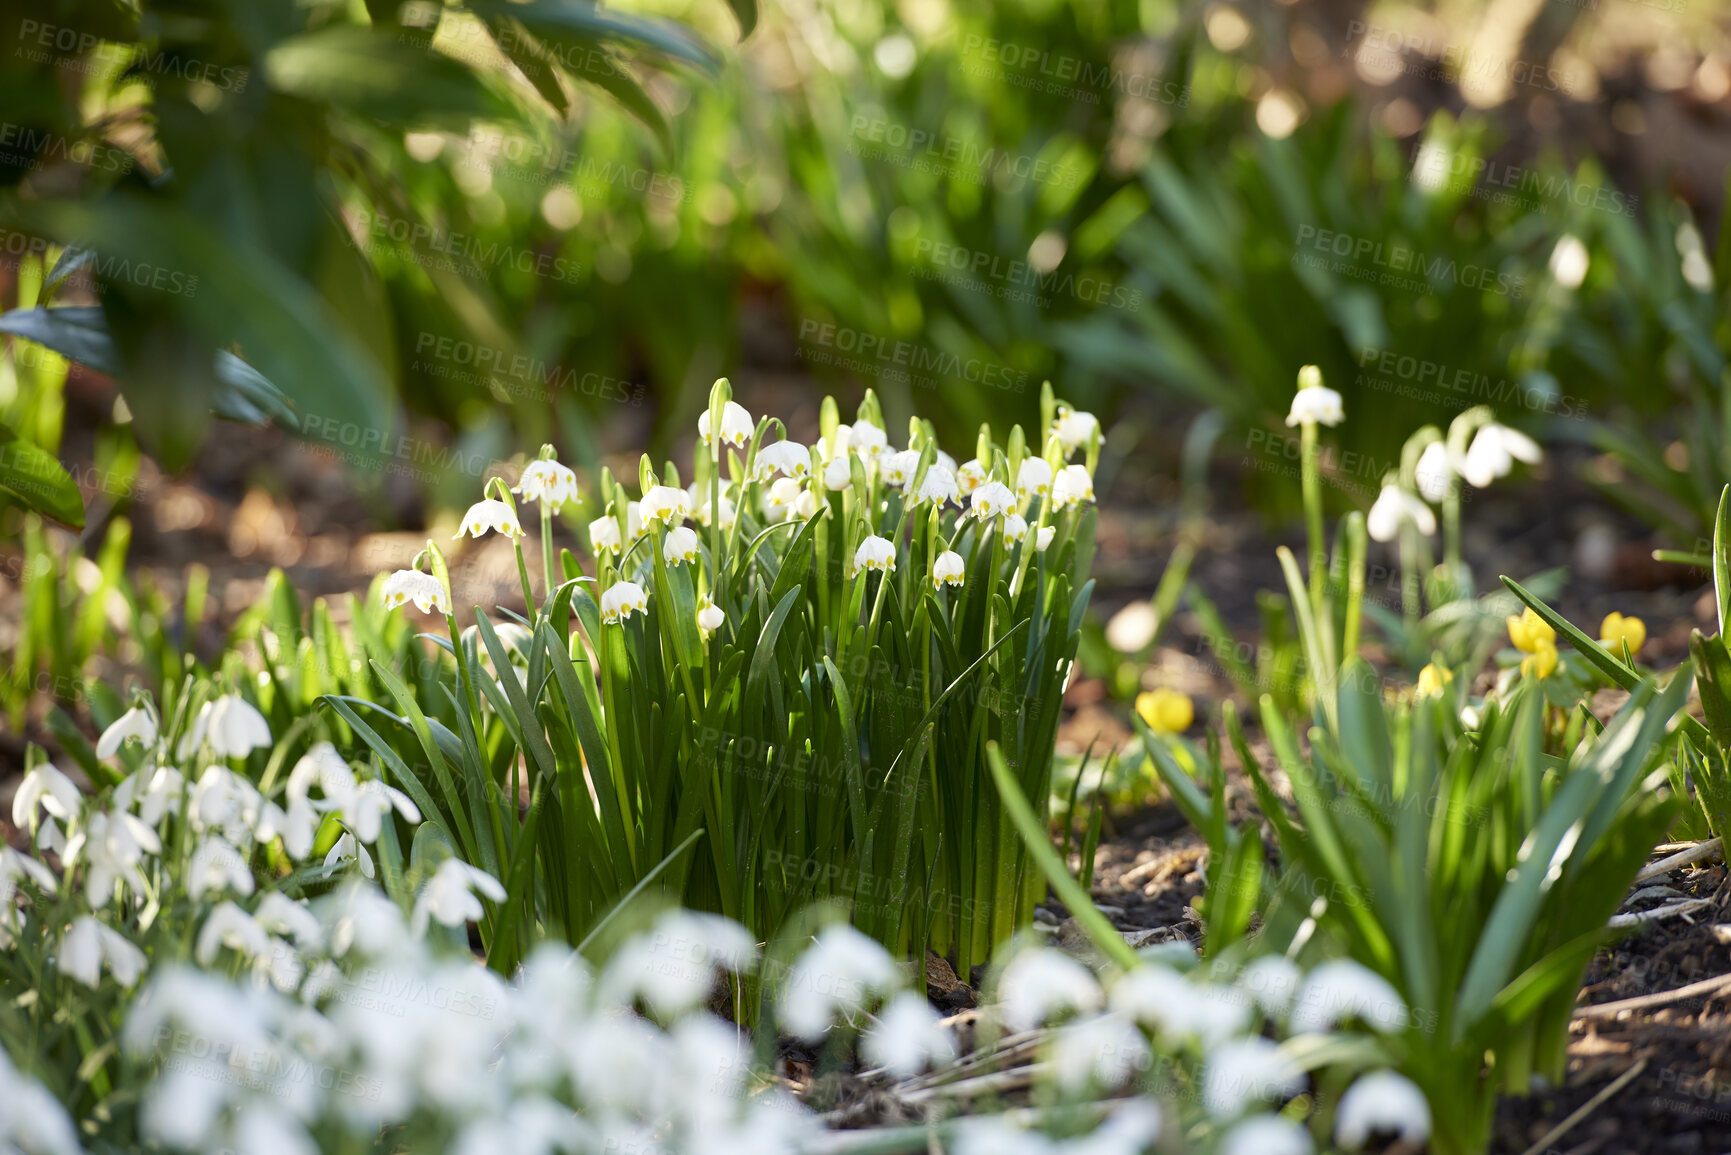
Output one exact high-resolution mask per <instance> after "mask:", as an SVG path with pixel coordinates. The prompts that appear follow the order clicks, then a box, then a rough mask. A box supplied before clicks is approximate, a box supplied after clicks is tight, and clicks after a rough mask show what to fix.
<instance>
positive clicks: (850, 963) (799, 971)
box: [780, 923, 901, 1042]
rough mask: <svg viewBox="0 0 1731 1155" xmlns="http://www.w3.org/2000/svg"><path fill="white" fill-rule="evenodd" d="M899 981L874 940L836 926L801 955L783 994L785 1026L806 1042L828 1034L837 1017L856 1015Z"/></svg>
mask: <svg viewBox="0 0 1731 1155" xmlns="http://www.w3.org/2000/svg"><path fill="white" fill-rule="evenodd" d="M900 982H901V972H900V970H898V969H897V967H896V963H895V960H894V959H893V958H891V957H890V954H889V952H888V951H886V950H885V949H884V948H883V947H882V945H880V944H879V943H878V941H877V940H876V939H874V938H870V937H868V936H867V935H864V934H862V933H860V932H859V931H857V930H855V929H854V928H853V927H851V926H849V925H848V924H847V923H832V924H831V925H829V926H826V927H824V928H823V930H821V931H819V932H818V934H817V938H816V940H815V941H814V942H813V943H812V945H811V946H809V947H807V948H806V950H805V952H804V953H803V954H801V955H800V956H799V960H798V961H797V962H795V963H794V965H793V968H792V970H790V971H789V972H788V976H787V985H786V987H785V988H784V989H783V991H782V995H781V1007H780V1011H781V1022H782V1025H783V1026H785V1027H786V1028H787V1029H788V1030H789V1031H791V1032H792V1033H793V1034H794V1035H796V1036H798V1037H799V1038H801V1039H804V1040H806V1041H807V1042H815V1041H816V1040H818V1039H820V1038H822V1037H823V1035H824V1032H826V1031H828V1030H829V1027H830V1023H831V1021H833V1019H834V1018H835V1016H836V1015H837V1014H838V1013H840V1014H844V1015H845V1014H852V1013H853V1012H855V1011H858V1010H859V1009H861V1008H862V1007H863V1006H864V1005H865V1001H866V998H867V996H868V995H869V994H871V993H873V992H883V991H889V990H893V989H894V988H895V987H897V986H898V985H899V984H900Z"/></svg>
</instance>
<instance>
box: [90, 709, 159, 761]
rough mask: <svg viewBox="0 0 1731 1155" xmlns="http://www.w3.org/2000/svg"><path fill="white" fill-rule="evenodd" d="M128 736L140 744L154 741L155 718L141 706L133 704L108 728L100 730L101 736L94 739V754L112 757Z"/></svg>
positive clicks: (144, 744)
mask: <svg viewBox="0 0 1731 1155" xmlns="http://www.w3.org/2000/svg"><path fill="white" fill-rule="evenodd" d="M128 738H136V739H138V743H139V745H141V746H149V745H151V744H152V743H154V742H155V741H156V719H155V718H153V717H151V715H150V711H149V710H146V709H145V708H144V707H143V706H134V707H133V708H132V709H130V710H128V711H127V712H126V713H124V714H122V715H121V716H120V717H118V718H116V719H115V720H114V722H113V723H112V724H111V725H110V726H109V727H108V729H106V730H104V731H102V737H100V738H98V739H97V740H96V756H97V757H98V758H112V757H114V755H116V754H118V753H119V752H120V744H121V743H122V742H124V741H126V740H127V739H128Z"/></svg>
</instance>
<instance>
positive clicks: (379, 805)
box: [343, 778, 421, 843]
mask: <svg viewBox="0 0 1731 1155" xmlns="http://www.w3.org/2000/svg"><path fill="white" fill-rule="evenodd" d="M393 808H395V810H396V812H397V813H398V814H401V815H402V816H403V821H404V822H407V823H408V824H409V825H410V826H413V825H415V824H416V823H418V822H420V820H421V811H420V808H419V807H418V806H416V805H415V804H414V802H412V801H410V799H409V796H408V795H407V794H404V793H403V792H402V791H401V790H398V789H397V788H396V787H395V786H387V785H386V784H385V783H383V782H381V781H379V780H378V779H377V778H369V779H367V780H366V781H365V782H361V783H359V784H357V785H356V786H355V792H354V795H353V797H351V798H350V800H349V804H348V805H347V806H345V807H344V808H343V818H344V819H345V820H346V821H347V823H348V826H349V829H350V830H352V831H354V835H355V838H356V839H357V840H358V841H360V842H366V843H372V842H377V841H378V840H379V826H380V824H381V821H382V819H383V817H384V816H385V815H386V814H388V813H390V811H391V810H392V809H393Z"/></svg>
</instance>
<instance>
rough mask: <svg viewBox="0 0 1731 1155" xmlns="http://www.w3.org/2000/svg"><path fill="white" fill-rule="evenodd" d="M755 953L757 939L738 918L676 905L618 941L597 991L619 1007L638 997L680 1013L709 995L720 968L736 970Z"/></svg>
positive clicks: (665, 1011)
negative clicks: (652, 923)
mask: <svg viewBox="0 0 1731 1155" xmlns="http://www.w3.org/2000/svg"><path fill="white" fill-rule="evenodd" d="M756 957H757V942H756V940H755V939H754V938H752V935H751V932H750V931H748V930H746V929H745V928H744V927H743V926H740V925H739V924H738V923H737V922H734V921H733V920H732V919H730V918H724V917H723V916H721V915H718V914H703V913H699V912H696V911H689V910H683V909H678V908H675V909H673V910H669V911H668V912H667V913H666V914H664V915H662V916H661V917H660V918H658V919H657V920H656V922H655V926H654V928H653V929H652V930H649V931H646V932H644V933H642V934H638V935H634V936H632V937H631V938H630V939H628V940H626V941H625V942H624V943H623V944H621V946H620V947H619V949H618V950H617V951H615V952H614V954H613V957H612V958H610V959H609V960H608V961H607V966H606V967H605V968H603V970H602V972H601V978H600V986H599V988H598V989H599V992H600V995H601V997H602V999H603V1000H608V1001H612V1002H615V1003H617V1004H619V1005H621V1006H630V1005H631V1004H632V1003H633V1002H635V1001H636V1000H637V999H639V998H641V999H642V1000H643V1001H644V1002H646V1003H648V1004H649V1006H650V1007H652V1008H653V1009H654V1010H655V1011H656V1012H658V1013H660V1014H663V1015H670V1016H671V1015H679V1014H683V1013H685V1012H686V1011H689V1010H691V1009H692V1008H693V1007H695V1006H697V1005H698V1004H699V1003H701V1002H702V1001H703V1000H704V999H706V998H707V997H709V992H710V991H711V989H713V987H714V985H715V976H716V973H717V972H718V971H729V972H732V973H735V974H737V973H739V972H740V971H743V970H745V969H747V968H748V967H750V966H751V964H752V961H753V960H754V959H755V958H756Z"/></svg>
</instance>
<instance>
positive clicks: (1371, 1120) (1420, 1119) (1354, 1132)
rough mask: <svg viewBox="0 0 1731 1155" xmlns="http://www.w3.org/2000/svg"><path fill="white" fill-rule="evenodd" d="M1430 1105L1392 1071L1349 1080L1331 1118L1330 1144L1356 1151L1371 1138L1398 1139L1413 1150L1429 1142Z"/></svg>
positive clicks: (1413, 1086) (1420, 1094)
mask: <svg viewBox="0 0 1731 1155" xmlns="http://www.w3.org/2000/svg"><path fill="white" fill-rule="evenodd" d="M1430 1125H1431V1116H1430V1104H1429V1103H1428V1102H1426V1101H1425V1097H1424V1092H1423V1091H1421V1090H1419V1089H1418V1086H1417V1084H1415V1083H1414V1082H1413V1081H1412V1080H1411V1079H1408V1078H1407V1077H1406V1076H1405V1075H1399V1074H1396V1073H1395V1072H1393V1071H1372V1072H1370V1073H1369V1074H1366V1075H1360V1076H1359V1077H1358V1078H1357V1079H1355V1080H1353V1084H1352V1086H1350V1087H1348V1088H1347V1089H1346V1094H1344V1095H1342V1096H1341V1097H1340V1106H1339V1108H1337V1109H1336V1111H1335V1115H1334V1141H1335V1142H1336V1143H1339V1144H1340V1145H1341V1146H1342V1147H1344V1148H1345V1149H1346V1150H1348V1151H1356V1150H1358V1149H1359V1148H1360V1147H1363V1146H1364V1145H1365V1144H1366V1143H1368V1142H1369V1141H1370V1140H1371V1138H1372V1137H1373V1136H1377V1135H1384V1136H1390V1135H1393V1136H1398V1137H1399V1138H1400V1141H1401V1144H1402V1145H1403V1146H1412V1147H1417V1146H1418V1145H1419V1144H1421V1143H1423V1142H1424V1141H1425V1140H1426V1139H1428V1138H1430Z"/></svg>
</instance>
